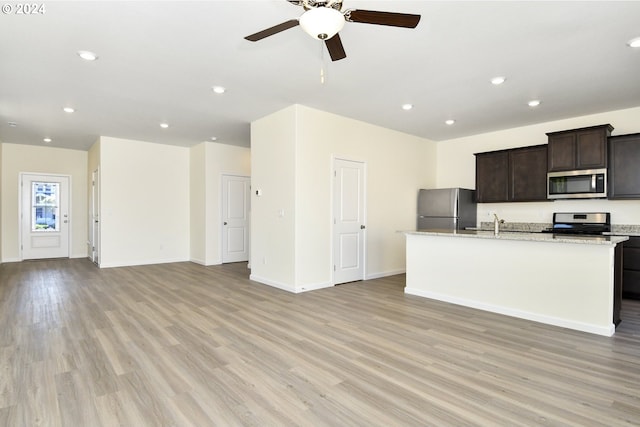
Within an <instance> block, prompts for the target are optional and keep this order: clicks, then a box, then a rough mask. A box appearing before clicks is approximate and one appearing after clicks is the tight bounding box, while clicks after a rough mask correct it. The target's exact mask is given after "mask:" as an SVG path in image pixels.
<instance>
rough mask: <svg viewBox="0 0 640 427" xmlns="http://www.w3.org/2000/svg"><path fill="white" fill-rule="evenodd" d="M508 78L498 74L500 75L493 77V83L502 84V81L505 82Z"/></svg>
mask: <svg viewBox="0 0 640 427" xmlns="http://www.w3.org/2000/svg"><path fill="white" fill-rule="evenodd" d="M505 80H507V78H506V77H502V76H498V77H494V78H492V79H491V84H494V85H496V86H497V85H501V84H502V83H504V81H505Z"/></svg>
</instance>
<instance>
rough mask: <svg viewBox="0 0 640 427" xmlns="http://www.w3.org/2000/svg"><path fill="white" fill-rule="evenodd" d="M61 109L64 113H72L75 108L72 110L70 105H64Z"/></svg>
mask: <svg viewBox="0 0 640 427" xmlns="http://www.w3.org/2000/svg"><path fill="white" fill-rule="evenodd" d="M62 111H64V112H65V113H73V112H74V111H76V110H74V109H73V108H71V107H64V108H63V109H62Z"/></svg>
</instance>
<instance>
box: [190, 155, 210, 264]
mask: <svg viewBox="0 0 640 427" xmlns="http://www.w3.org/2000/svg"><path fill="white" fill-rule="evenodd" d="M206 147H207V145H206V143H202V144H198V145H196V146H193V147H191V149H190V150H189V199H190V200H189V203H190V205H191V206H190V212H189V222H190V227H189V234H190V238H189V257H190V259H191V261H193V262H195V263H198V264H202V265H207V247H206V241H207V239H206V235H207V228H208V226H209V224H208V223H207V220H206V219H207V176H206V162H207V160H206Z"/></svg>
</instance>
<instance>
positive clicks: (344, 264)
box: [333, 159, 365, 284]
mask: <svg viewBox="0 0 640 427" xmlns="http://www.w3.org/2000/svg"><path fill="white" fill-rule="evenodd" d="M364 192H365V165H364V163H361V162H355V161H350V160H342V159H335V160H334V185H333V209H334V214H333V224H334V225H333V283H334V284H339V283H346V282H353V281H356V280H363V279H364V247H365V246H364V238H365V200H364Z"/></svg>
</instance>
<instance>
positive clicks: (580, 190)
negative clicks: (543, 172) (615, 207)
mask: <svg viewBox="0 0 640 427" xmlns="http://www.w3.org/2000/svg"><path fill="white" fill-rule="evenodd" d="M605 197H607V170H606V169H588V170H574V171H563V172H549V173H547V199H597V198H605Z"/></svg>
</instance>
